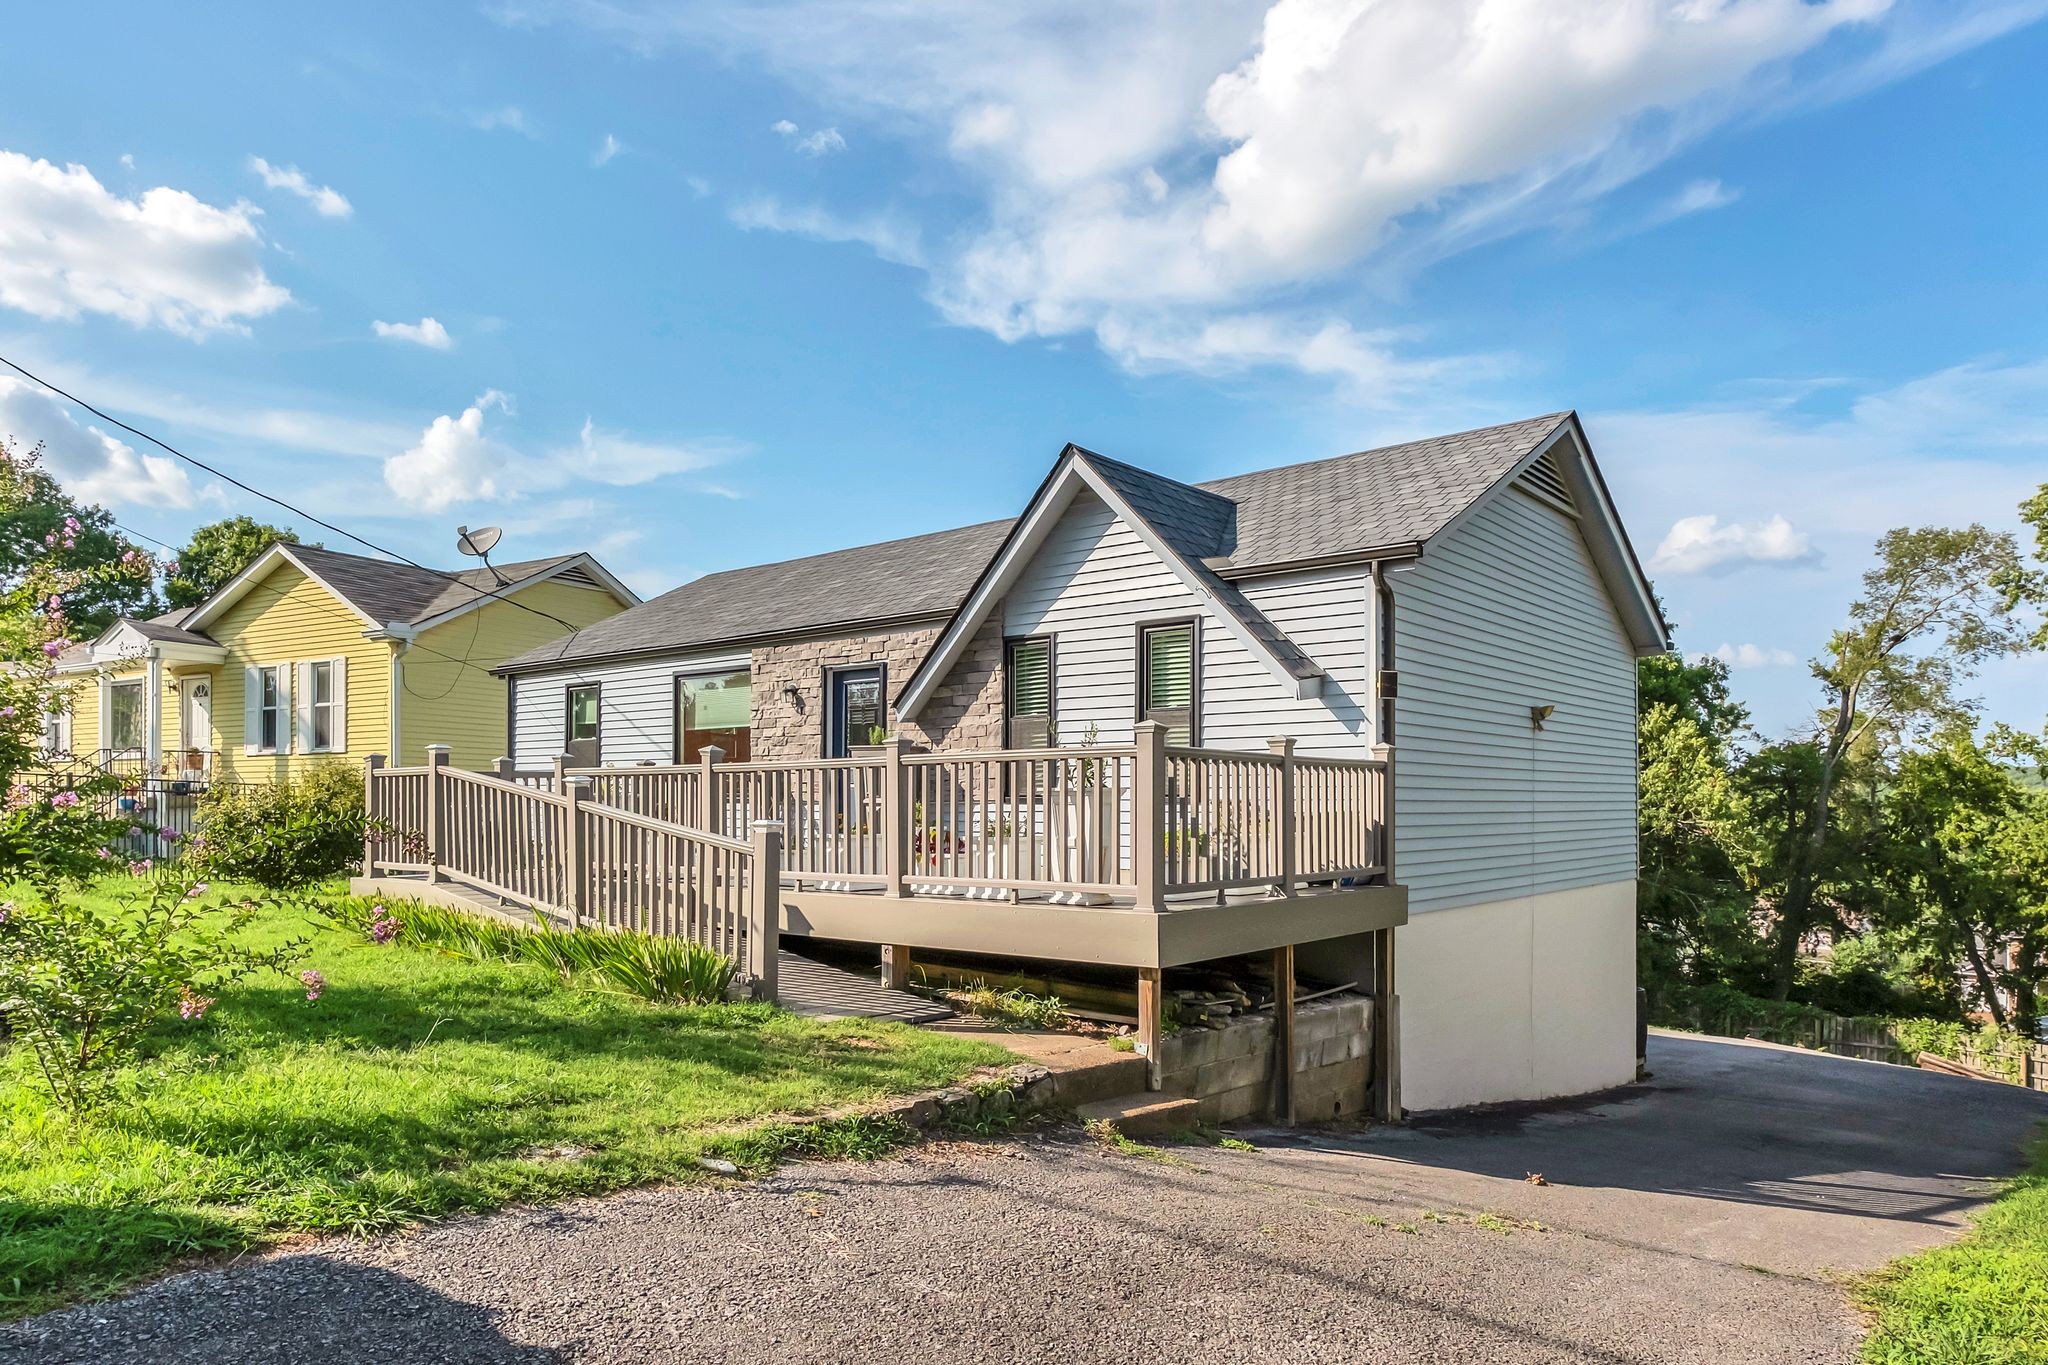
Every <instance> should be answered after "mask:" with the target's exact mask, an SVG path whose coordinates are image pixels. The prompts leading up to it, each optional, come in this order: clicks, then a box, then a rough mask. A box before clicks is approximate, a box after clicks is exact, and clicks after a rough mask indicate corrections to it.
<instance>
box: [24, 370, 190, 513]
mask: <svg viewBox="0 0 2048 1365" xmlns="http://www.w3.org/2000/svg"><path fill="white" fill-rule="evenodd" d="M0 435H5V436H8V437H11V438H12V439H13V440H14V441H15V442H16V443H18V444H19V446H20V447H21V448H22V449H24V450H26V449H27V448H29V447H32V446H34V445H37V444H38V443H40V444H41V445H42V447H43V461H44V467H45V468H47V469H48V470H49V471H50V473H51V474H52V475H53V476H54V477H55V478H56V479H57V481H58V482H59V483H61V484H62V485H63V486H64V487H65V489H66V490H67V491H69V492H70V494H71V495H72V496H73V497H75V498H77V499H79V500H80V501H81V502H90V503H103V504H113V505H115V506H125V507H190V506H191V505H192V497H193V494H192V482H191V480H190V479H189V478H187V477H186V475H185V469H184V466H182V465H180V464H179V463H178V462H177V461H176V460H174V459H172V458H171V457H170V456H168V455H143V454H140V453H138V452H137V451H136V449H135V448H134V447H133V446H131V445H129V444H128V443H127V442H125V441H122V440H120V439H118V438H116V437H113V436H109V435H108V434H107V433H106V432H103V431H101V430H100V429H99V428H98V427H95V426H88V425H82V424H81V423H80V422H79V421H78V419H77V418H76V417H74V416H72V414H71V410H70V409H69V408H68V407H66V406H65V405H64V404H62V403H60V402H58V401H57V399H55V398H53V397H51V396H50V395H49V394H48V393H46V392H45V391H44V390H42V389H40V388H37V387H36V386H35V385H33V384H30V383H29V382H28V381H26V380H22V379H15V378H13V377H12V376H0Z"/></svg>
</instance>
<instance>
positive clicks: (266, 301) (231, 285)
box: [0, 151, 291, 337]
mask: <svg viewBox="0 0 2048 1365" xmlns="http://www.w3.org/2000/svg"><path fill="white" fill-rule="evenodd" d="M261 213H262V210H261V209H258V208H256V207H255V206H254V205H251V204H248V203H243V202H237V203H235V204H233V205H230V206H229V207H227V208H218V207H215V206H214V205H212V204H207V203H204V202H202V201H200V200H199V199H196V198H194V197H193V196H192V195H190V194H187V193H186V192H184V191H183V190H174V189H171V188H169V187H167V186H158V187H157V188H155V189H152V190H147V191H145V192H144V193H143V194H142V195H141V196H140V197H139V198H135V199H127V198H123V197H122V196H120V195H117V194H114V193H111V192H110V191H108V190H107V189H106V187H105V186H103V185H101V184H100V182H99V181H98V180H96V179H94V178H93V174H92V172H90V171H88V170H87V169H86V168H85V167H83V166H78V165H71V166H56V165H53V164H51V163H50V162H48V161H41V160H35V159H31V158H29V157H26V156H23V155H22V154H20V153H19V152H7V151H0V304H5V305H7V306H8V307H10V308H18V309H21V310H22V311H23V312H27V313H32V314H34V315H35V316H37V317H39V318H65V319H73V318H77V317H79V316H81V315H82V314H85V313H103V314H106V315H108V316H111V317H117V318H120V319H122V320H123V321H125V322H128V323H132V324H133V325H135V326H137V327H152V326H153V327H164V328H168V329H169V330H171V331H174V332H179V333H182V334H184V335H186V336H192V337H197V336H201V335H203V334H205V333H206V332H209V331H222V330H237V331H239V330H246V327H247V320H248V319H250V318H257V317H262V316H263V315H264V314H266V313H270V312H274V311H275V310H277V309H278V308H281V307H283V306H284V305H285V304H286V303H287V302H289V301H290V299H291V294H290V292H289V291H288V290H286V289H285V288H284V287H283V286H282V285H279V284H276V283H274V282H272V280H271V279H270V277H269V276H268V275H266V274H265V273H264V271H263V259H262V258H263V234H262V233H261V232H260V231H259V230H258V229H257V226H256V219H257V218H258V216H259V215H260V214H261Z"/></svg>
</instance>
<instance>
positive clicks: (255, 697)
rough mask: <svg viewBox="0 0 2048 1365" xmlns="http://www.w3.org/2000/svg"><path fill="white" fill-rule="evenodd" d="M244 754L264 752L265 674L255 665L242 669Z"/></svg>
mask: <svg viewBox="0 0 2048 1365" xmlns="http://www.w3.org/2000/svg"><path fill="white" fill-rule="evenodd" d="M242 752H243V753H245V754H260V753H262V752H263V672H262V670H261V669H259V668H257V667H256V665H254V664H249V665H247V666H245V667H244V668H243V669H242Z"/></svg>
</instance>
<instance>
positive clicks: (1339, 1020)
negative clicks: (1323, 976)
mask: <svg viewBox="0 0 2048 1365" xmlns="http://www.w3.org/2000/svg"><path fill="white" fill-rule="evenodd" d="M1152 1088H1153V1089H1155V1090H1159V1091H1163V1092H1165V1093H1167V1094H1169V1095H1185V1096H1187V1097H1189V1098H1190V1099H1194V1100H1196V1101H1198V1102H1199V1104H1200V1108H1199V1109H1198V1110H1197V1113H1198V1114H1199V1116H1200V1117H1201V1119H1202V1121H1203V1122H1204V1123H1231V1122H1235V1121H1237V1120H1239V1119H1247V1118H1263V1117H1265V1116H1266V1115H1267V1114H1269V1113H1271V1112H1272V1107H1273V1016H1272V1014H1271V1013H1270V1012H1267V1013H1264V1014H1253V1015H1246V1016H1242V1017H1240V1018H1237V1019H1234V1020H1232V1021H1231V1023H1230V1026H1229V1027H1227V1028H1221V1029H1209V1028H1189V1029H1182V1030H1181V1031H1180V1032H1179V1033H1176V1034H1174V1035H1172V1036H1171V1037H1168V1038H1162V1039H1160V1040H1159V1056H1158V1057H1157V1058H1155V1059H1154V1061H1153V1065H1152ZM1371 1092H1372V1001H1370V1000H1368V999H1367V998H1365V997H1364V996H1361V995H1333V996H1327V997H1325V998H1324V999H1321V1000H1312V1001H1310V1002H1309V1003H1308V1004H1306V1005H1303V1006H1301V1007H1300V1008H1298V1009H1296V1010H1295V1012H1294V1111H1295V1115H1296V1117H1297V1118H1298V1119H1300V1121H1301V1122H1303V1123H1315V1122H1320V1121H1323V1120H1327V1119H1335V1118H1349V1117H1353V1116H1356V1115H1360V1114H1364V1113H1366V1112H1367V1106H1368V1105H1369V1103H1370V1101H1371Z"/></svg>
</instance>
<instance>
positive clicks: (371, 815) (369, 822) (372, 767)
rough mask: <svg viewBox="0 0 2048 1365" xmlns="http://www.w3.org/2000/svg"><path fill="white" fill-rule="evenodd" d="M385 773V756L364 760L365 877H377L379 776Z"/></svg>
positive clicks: (373, 756)
mask: <svg viewBox="0 0 2048 1365" xmlns="http://www.w3.org/2000/svg"><path fill="white" fill-rule="evenodd" d="M383 771H384V755H382V754H371V755H370V756H369V757H368V758H366V759H364V760H363V875H364V876H365V877H374V876H376V875H377V864H378V862H379V861H380V859H379V858H378V857H377V843H378V839H379V830H378V824H377V822H378V815H377V774H379V773H381V772H383Z"/></svg>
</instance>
